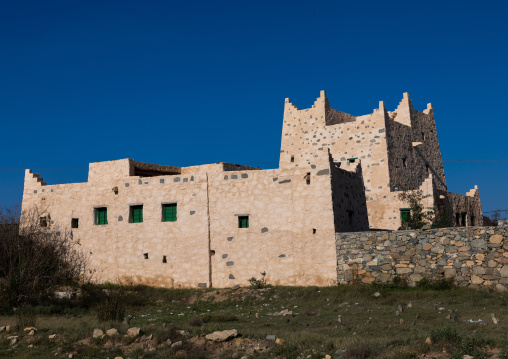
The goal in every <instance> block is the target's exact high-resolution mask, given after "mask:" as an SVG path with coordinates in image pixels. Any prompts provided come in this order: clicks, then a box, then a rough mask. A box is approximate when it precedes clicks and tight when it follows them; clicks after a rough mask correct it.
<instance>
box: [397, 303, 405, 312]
mask: <svg viewBox="0 0 508 359" xmlns="http://www.w3.org/2000/svg"><path fill="white" fill-rule="evenodd" d="M397 309H398V311H399V313H402V311H403V310H404V308H402V305H400V304H399V306H398V307H397Z"/></svg>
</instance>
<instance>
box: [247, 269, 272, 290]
mask: <svg viewBox="0 0 508 359" xmlns="http://www.w3.org/2000/svg"><path fill="white" fill-rule="evenodd" d="M260 274H261V278H260V279H257V278H256V277H252V278H249V279H247V281H248V282H249V283H250V286H251V288H256V289H262V288H268V287H271V286H272V285H271V284H270V283H268V282H267V281H266V278H265V277H266V272H261V273H260Z"/></svg>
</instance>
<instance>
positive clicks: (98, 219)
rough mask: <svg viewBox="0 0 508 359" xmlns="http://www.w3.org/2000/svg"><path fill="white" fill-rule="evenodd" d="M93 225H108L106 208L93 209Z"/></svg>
mask: <svg viewBox="0 0 508 359" xmlns="http://www.w3.org/2000/svg"><path fill="white" fill-rule="evenodd" d="M95 224H97V225H103V224H108V209H107V207H99V208H95Z"/></svg>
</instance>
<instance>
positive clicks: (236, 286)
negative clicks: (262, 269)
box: [231, 284, 240, 290]
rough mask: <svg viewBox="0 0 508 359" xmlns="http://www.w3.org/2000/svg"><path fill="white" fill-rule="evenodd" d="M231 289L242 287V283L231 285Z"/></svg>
mask: <svg viewBox="0 0 508 359" xmlns="http://www.w3.org/2000/svg"><path fill="white" fill-rule="evenodd" d="M231 289H233V290H237V289H240V284H235V285H234V286H232V287H231Z"/></svg>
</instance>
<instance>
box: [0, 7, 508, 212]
mask: <svg viewBox="0 0 508 359" xmlns="http://www.w3.org/2000/svg"><path fill="white" fill-rule="evenodd" d="M507 14H508V3H507V2H505V1H482V2H477V1H476V2H468V1H460V2H458V1H457V2H452V1H450V2H445V1H439V2H437V1H436V2H433V1H425V2H409V1H383V2H381V1H312V2H311V1H307V2H301V1H255V2H250V1H178V2H177V1H143V2H141V1H91V0H88V1H51V0H49V1H23V0H19V1H11V2H7V1H4V2H2V4H1V5H0V121H1V124H2V126H1V128H0V134H1V146H2V151H0V153H1V154H0V160H1V165H0V205H11V204H14V203H19V202H21V197H22V190H23V176H24V170H23V169H24V168H33V169H34V170H35V171H36V172H38V173H40V174H41V175H42V177H43V178H44V179H45V181H46V182H47V183H48V184H57V183H66V182H84V181H86V178H87V167H88V163H89V162H96V161H104V160H112V159H120V158H134V159H136V160H138V161H143V162H151V163H159V164H166V165H176V166H188V165H197V164H203V163H213V162H219V161H224V162H235V163H242V164H250V165H258V166H260V167H263V168H273V167H277V161H278V155H279V146H280V135H281V128H282V114H283V105H284V98H285V97H290V98H291V100H292V102H294V103H295V104H296V105H297V106H298V107H300V108H305V107H310V106H311V105H312V103H313V102H314V100H315V98H316V97H318V96H319V91H320V90H326V91H327V95H328V98H329V100H330V103H331V104H332V107H333V108H335V109H338V110H341V111H344V112H348V113H351V114H353V115H363V114H367V113H370V112H372V109H374V108H376V107H377V106H378V101H379V100H384V101H385V103H386V106H387V108H388V109H389V110H393V109H394V108H396V106H397V104H398V102H399V101H400V100H401V98H402V93H403V92H406V91H407V92H409V93H410V95H411V99H412V101H413V105H414V106H415V108H416V109H418V110H420V111H422V110H423V109H425V107H426V104H427V103H428V102H432V104H433V106H434V111H435V116H436V121H437V128H438V134H439V140H440V144H441V151H442V155H443V159H444V160H481V159H508V146H507V140H506V136H507V135H508V131H507V130H508V124H507V120H508V119H507V115H506V106H507V104H508V101H507V100H508V85H507V84H508V67H507V64H508V28H507V22H506V15H507ZM445 173H446V178H447V182H448V189H449V190H450V191H452V192H457V193H463V194H465V192H466V191H468V190H469V189H470V188H472V187H473V185H475V184H477V185H479V187H480V195H481V199H482V204H483V209H484V211H491V210H493V209H496V208H501V209H508V190H507V182H508V161H504V162H503V161H498V162H445ZM505 213H506V216H507V217H508V212H505Z"/></svg>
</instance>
